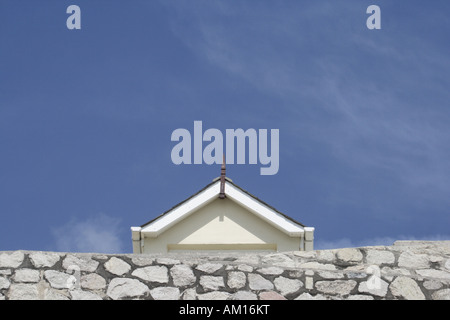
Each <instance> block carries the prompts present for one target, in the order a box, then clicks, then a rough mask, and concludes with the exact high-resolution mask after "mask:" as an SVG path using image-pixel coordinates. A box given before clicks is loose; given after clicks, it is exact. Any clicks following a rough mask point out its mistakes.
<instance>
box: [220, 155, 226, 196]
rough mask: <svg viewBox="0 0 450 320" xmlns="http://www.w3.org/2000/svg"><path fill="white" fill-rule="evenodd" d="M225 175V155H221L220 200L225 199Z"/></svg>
mask: <svg viewBox="0 0 450 320" xmlns="http://www.w3.org/2000/svg"><path fill="white" fill-rule="evenodd" d="M225 173H226V167H225V154H224V155H223V160H222V168H221V169H220V194H219V198H220V199H225Z"/></svg>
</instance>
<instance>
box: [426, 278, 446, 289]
mask: <svg viewBox="0 0 450 320" xmlns="http://www.w3.org/2000/svg"><path fill="white" fill-rule="evenodd" d="M423 286H424V288H425V289H427V290H437V289H440V288H442V286H443V284H442V282H439V281H435V280H426V281H424V282H423Z"/></svg>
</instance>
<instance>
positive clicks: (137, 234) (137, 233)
mask: <svg viewBox="0 0 450 320" xmlns="http://www.w3.org/2000/svg"><path fill="white" fill-rule="evenodd" d="M131 238H132V239H133V241H136V240H141V227H131Z"/></svg>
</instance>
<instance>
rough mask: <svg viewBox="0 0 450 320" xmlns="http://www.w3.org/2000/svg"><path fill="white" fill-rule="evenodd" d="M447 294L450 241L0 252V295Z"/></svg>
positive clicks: (430, 296)
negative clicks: (299, 248) (283, 248)
mask: <svg viewBox="0 0 450 320" xmlns="http://www.w3.org/2000/svg"><path fill="white" fill-rule="evenodd" d="M17 299H27V300H30V299H48V300H55V299H58V300H60V299H62V300H95V299H99V300H100V299H107V300H110V299H113V300H115V299H160V300H171V299H176V300H179V299H182V300H192V299H198V300H218V299H233V300H256V299H258V300H275V299H288V300H292V299H298V300H300V299H352V300H354V299H357V300H374V299H375V300H376V299H414V300H422V299H434V300H441V299H447V300H448V299H450V241H445V242H411V241H406V242H405V241H401V242H396V243H395V244H394V245H393V246H389V247H385V246H378V247H361V248H346V249H336V250H319V251H310V252H285V253H272V254H267V253H266V254H262V253H245V254H244V253H231V252H230V253H220V254H207V255H206V254H201V253H190V254H187V253H185V254H166V255H132V254H120V255H110V254H79V253H57V252H41V251H6V252H0V300H17Z"/></svg>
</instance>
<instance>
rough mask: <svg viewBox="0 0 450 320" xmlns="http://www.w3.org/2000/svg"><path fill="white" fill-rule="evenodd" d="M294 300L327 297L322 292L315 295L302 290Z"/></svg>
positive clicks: (323, 298) (324, 298)
mask: <svg viewBox="0 0 450 320" xmlns="http://www.w3.org/2000/svg"><path fill="white" fill-rule="evenodd" d="M294 300H327V298H326V297H325V296H324V295H322V294H316V295H315V296H312V295H311V294H310V293H308V292H304V293H302V294H301V295H299V296H298V297H297V298H295V299H294Z"/></svg>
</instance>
